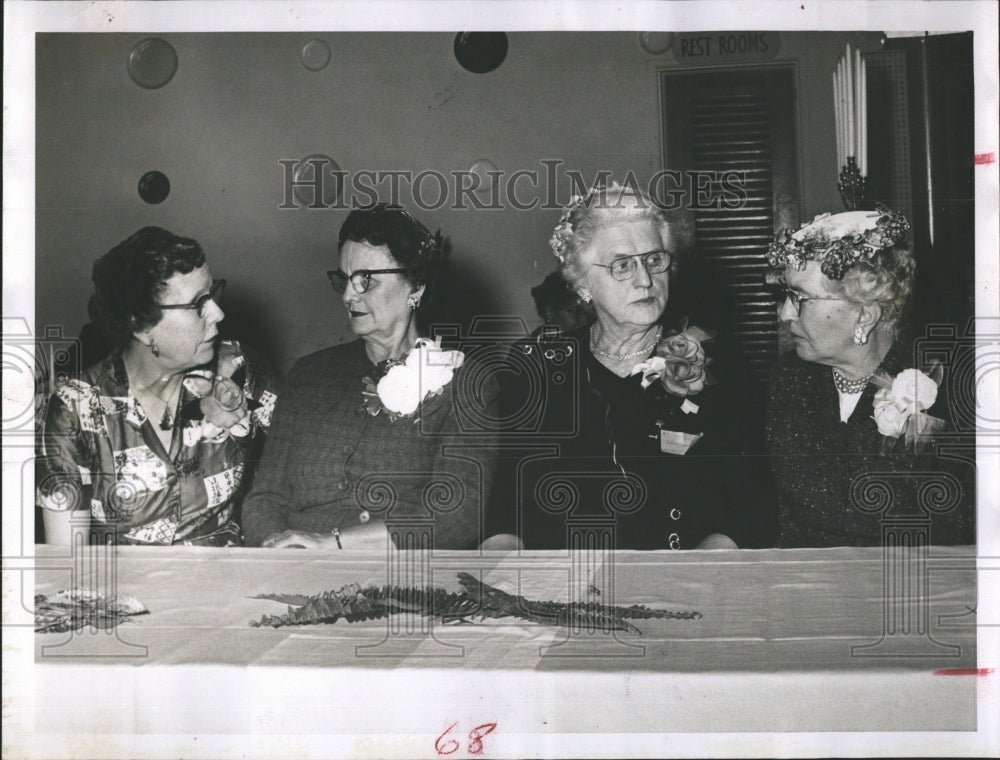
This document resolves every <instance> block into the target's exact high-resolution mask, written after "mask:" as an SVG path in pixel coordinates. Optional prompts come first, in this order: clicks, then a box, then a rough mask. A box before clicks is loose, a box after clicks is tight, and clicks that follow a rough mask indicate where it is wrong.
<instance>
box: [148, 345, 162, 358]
mask: <svg viewBox="0 0 1000 760" xmlns="http://www.w3.org/2000/svg"><path fill="white" fill-rule="evenodd" d="M149 350H150V351H152V352H153V356H159V355H160V349H158V348H157V347H156V344H155V343H150V344H149Z"/></svg>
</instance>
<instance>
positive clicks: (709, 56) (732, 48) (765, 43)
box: [671, 32, 781, 63]
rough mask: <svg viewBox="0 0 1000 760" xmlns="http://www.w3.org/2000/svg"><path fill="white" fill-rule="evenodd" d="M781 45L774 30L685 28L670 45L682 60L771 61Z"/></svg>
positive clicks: (698, 61) (704, 61)
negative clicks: (748, 30)
mask: <svg viewBox="0 0 1000 760" xmlns="http://www.w3.org/2000/svg"><path fill="white" fill-rule="evenodd" d="M780 48H781V35H780V34H778V33H777V32H687V33H684V34H678V35H677V37H676V38H675V39H674V44H673V45H672V46H671V49H672V50H673V51H674V57H675V58H676V59H677V60H678V61H682V62H685V63H688V62H697V63H743V62H746V61H770V60H771V59H772V58H774V57H775V56H776V55H777V54H778V50H779V49H780Z"/></svg>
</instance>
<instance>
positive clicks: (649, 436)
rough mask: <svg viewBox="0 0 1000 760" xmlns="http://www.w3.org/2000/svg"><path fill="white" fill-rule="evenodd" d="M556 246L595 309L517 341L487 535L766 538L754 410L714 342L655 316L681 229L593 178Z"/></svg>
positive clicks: (529, 539)
mask: <svg viewBox="0 0 1000 760" xmlns="http://www.w3.org/2000/svg"><path fill="white" fill-rule="evenodd" d="M551 245H552V248H553V251H554V252H555V254H556V256H557V257H558V258H559V262H560V272H561V274H562V276H563V278H564V279H565V280H566V281H567V282H568V283H570V284H571V286H572V287H573V289H574V290H575V292H576V293H577V294H578V295H579V296H580V298H581V299H583V300H584V301H586V302H589V303H590V304H591V306H592V307H593V309H594V312H595V315H596V320H595V321H594V323H593V324H592V325H590V326H588V327H585V328H579V329H576V330H573V331H571V332H569V333H566V334H560V333H557V332H556V331H554V330H543V331H542V332H541V333H539V334H537V335H534V336H532V337H531V338H529V339H526V340H524V341H522V342H520V343H518V344H516V345H515V346H514V347H513V348H512V350H511V360H510V366H511V370H510V372H509V373H508V375H507V380H508V382H506V383H505V384H504V389H503V391H502V394H501V396H502V402H501V417H502V418H503V419H505V420H507V422H508V424H509V426H510V427H511V428H517V427H518V426H519V427H520V429H521V432H520V434H518V430H516V429H513V430H508V434H509V435H508V436H507V438H506V439H505V442H506V446H505V451H504V452H503V454H502V457H503V462H502V465H501V468H502V471H504V472H509V473H510V474H509V476H507V477H503V478H498V483H497V486H496V490H495V497H494V499H493V502H492V507H491V511H490V518H491V523H490V526H489V527H490V532H491V533H494V534H498V533H512V534H516V535H517V536H519V537H520V539H521V540H522V541H523V543H524V545H525V546H526V547H527V548H528V549H563V548H584V547H588V546H589V547H592V548H596V549H602V548H607V549H611V548H618V549H643V550H648V549H695V548H701V549H714V548H735V547H737V546H748V545H760V544H762V543H768V538H769V536H768V527H769V525H768V524H769V522H770V521H769V519H768V517H767V516H766V512H767V507H768V502H769V501H770V500H769V499H768V496H767V473H766V470H767V467H766V460H765V459H764V457H763V456H762V454H763V450H762V449H763V443H762V440H761V442H760V444H759V448H758V449H757V450H756V451H755V450H754V444H753V442H752V439H753V431H754V430H755V429H756V430H757V431H758V434H759V433H760V431H761V428H762V420H761V422H759V423H758V424H757V425H754V424H753V422H752V421H751V417H752V409H751V408H750V407H749V406H748V405H746V404H744V403H743V391H745V390H746V388H745V386H741V384H740V383H739V382H736V381H735V378H734V374H733V372H731V370H732V368H733V364H731V363H728V362H727V361H725V359H724V356H725V352H724V351H722V350H721V345H722V344H724V343H725V341H724V339H723V338H722V337H721V336H720V337H716V338H712V337H711V336H710V335H709V333H708V332H707V331H703V330H701V329H699V328H698V327H696V326H693V325H689V324H687V323H686V321H685V320H684V319H683V318H678V317H675V316H670V315H669V314H668V313H667V312H666V307H667V301H668V295H672V293H671V292H670V291H671V286H673V284H674V283H673V281H672V275H673V273H674V271H676V267H675V260H676V259H675V253H676V248H677V241H676V240H675V236H674V234H673V229H672V228H671V226H670V224H669V223H668V222H667V221H666V220H665V219H664V217H663V215H662V213H661V212H660V211H659V209H658V208H657V207H656V206H654V205H653V204H652V202H651V201H650V200H649V198H647V197H644V196H641V195H639V194H637V193H636V192H635V191H634V190H631V189H628V188H622V187H621V186H618V185H612V186H611V187H608V188H600V189H595V190H592V191H591V192H590V193H588V194H587V195H586V196H585V197H576V198H574V199H573V200H572V201H571V203H570V205H569V207H567V208H566V209H565V210H564V212H563V215H562V218H561V219H560V222H559V225H558V226H557V227H556V230H555V233H554V235H553V237H552V241H551ZM713 359H714V361H711V363H710V362H709V361H707V360H713ZM709 374H711V375H713V376H714V379H715V380H716V381H717V382H716V383H715V384H709V383H706V379H707V376H708V375H709ZM758 408H759V407H758ZM761 416H762V415H761ZM760 437H761V438H762V436H760ZM755 454H756V456H755Z"/></svg>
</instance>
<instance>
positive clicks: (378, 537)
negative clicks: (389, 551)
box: [260, 520, 390, 552]
mask: <svg viewBox="0 0 1000 760" xmlns="http://www.w3.org/2000/svg"><path fill="white" fill-rule="evenodd" d="M338 539H339V540H338ZM389 541H390V539H389V532H388V531H387V530H386V528H385V523H384V522H382V521H381V520H372V521H371V522H369V523H367V524H366V525H356V526H354V527H351V528H345V529H343V530H341V531H340V532H339V533H312V532H309V531H303V530H286V531H282V532H281V533H272V534H271V535H269V536H267V537H266V538H265V539H264V540H263V541H261V543H260V545H261V547H262V548H264V549H318V550H321V551H334V552H335V551H339V550H340V549H362V550H364V549H379V550H384V549H385V548H386V546H388V545H389Z"/></svg>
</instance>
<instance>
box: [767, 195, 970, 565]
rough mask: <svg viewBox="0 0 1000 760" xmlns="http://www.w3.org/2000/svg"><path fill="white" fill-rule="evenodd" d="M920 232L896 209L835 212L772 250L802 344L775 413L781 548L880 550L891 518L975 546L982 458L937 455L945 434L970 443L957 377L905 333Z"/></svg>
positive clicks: (786, 317) (771, 413)
mask: <svg viewBox="0 0 1000 760" xmlns="http://www.w3.org/2000/svg"><path fill="white" fill-rule="evenodd" d="M908 229H909V224H908V222H907V221H906V219H905V218H904V217H903V216H902V215H900V214H898V213H895V212H893V211H890V210H889V209H886V208H884V207H879V208H878V209H877V210H875V211H851V212H846V213H841V214H834V215H830V214H823V215H821V216H818V217H816V219H815V220H813V221H812V222H810V223H808V224H806V225H803V226H802V227H801V228H800V229H799V230H797V231H795V232H794V233H793V232H791V231H788V230H786V231H784V232H781V233H779V235H778V237H777V239H776V241H775V242H774V243H773V244H772V245H771V246H770V249H769V251H768V261H769V264H770V265H771V266H772V267H773V271H772V274H771V276H770V278H769V279H771V280H772V281H774V282H776V283H780V284H783V285H784V287H785V300H784V304H783V305H782V307H781V310H780V312H779V315H778V316H779V318H780V319H781V320H783V321H787V322H788V324H789V330H790V334H791V339H792V342H793V344H794V351H789V352H788V353H786V354H785V355H784V356H782V357H781V359H780V360H779V361H778V363H777V364H776V366H775V368H774V371H773V373H772V378H771V384H770V394H769V399H768V408H767V440H768V447H769V450H770V455H771V462H772V468H773V469H774V474H775V480H776V482H777V486H778V496H779V518H780V536H779V541H780V544H781V545H782V546H789V547H794V546H844V545H849V546H865V545H878V544H880V543H882V541H883V527H886V526H888V525H890V524H891V522H892V518H903V519H904V520H910V521H911V523H913V524H923V525H924V526H925V527H929V528H930V541H931V542H933V543H951V544H954V543H972V542H973V541H974V531H973V513H974V498H973V496H974V494H973V483H974V470H973V469H972V464H971V462H962V460H961V457H960V456H959V457H958V458H951V459H946V458H940V457H937V456H936V455H935V454H934V449H935V446H934V440H935V439H941V440H944V439H948V440H950V442H951V443H957V442H958V439H957V438H956V437H955V431H954V430H953V429H952V428H951V426H950V425H949V424H948V422H947V417H948V411H947V409H946V408H945V407H946V403H947V398H948V397H949V396H950V395H952V394H950V393H949V392H948V389H947V385H946V384H948V383H951V378H950V377H949V376H948V375H947V374H946V372H945V367H943V366H941V365H940V364H937V365H935V363H934V362H927V361H924V360H923V359H922V358H921V357H920V356H919V354H918V352H915V351H914V343H913V341H912V340H910V339H907V338H905V337H903V333H902V331H901V330H900V325H901V323H902V319H903V316H904V314H905V311H906V307H907V303H908V301H909V299H910V295H911V292H912V290H913V283H914V274H915V269H916V266H915V263H914V259H913V250H912V247H911V245H910V243H909V242H908V241H907V239H906V231H907V230H908ZM933 355H934V352H931V353H930V354H929V356H933ZM937 355H938V356H939V357H940V356H941V355H942V352H941V351H940V350H939V351H938V352H937ZM942 437H943V438H942ZM956 451H958V449H956ZM890 505H891V514H890V511H889V510H890ZM914 521H916V522H914ZM924 540H926V536H925V537H924Z"/></svg>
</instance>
